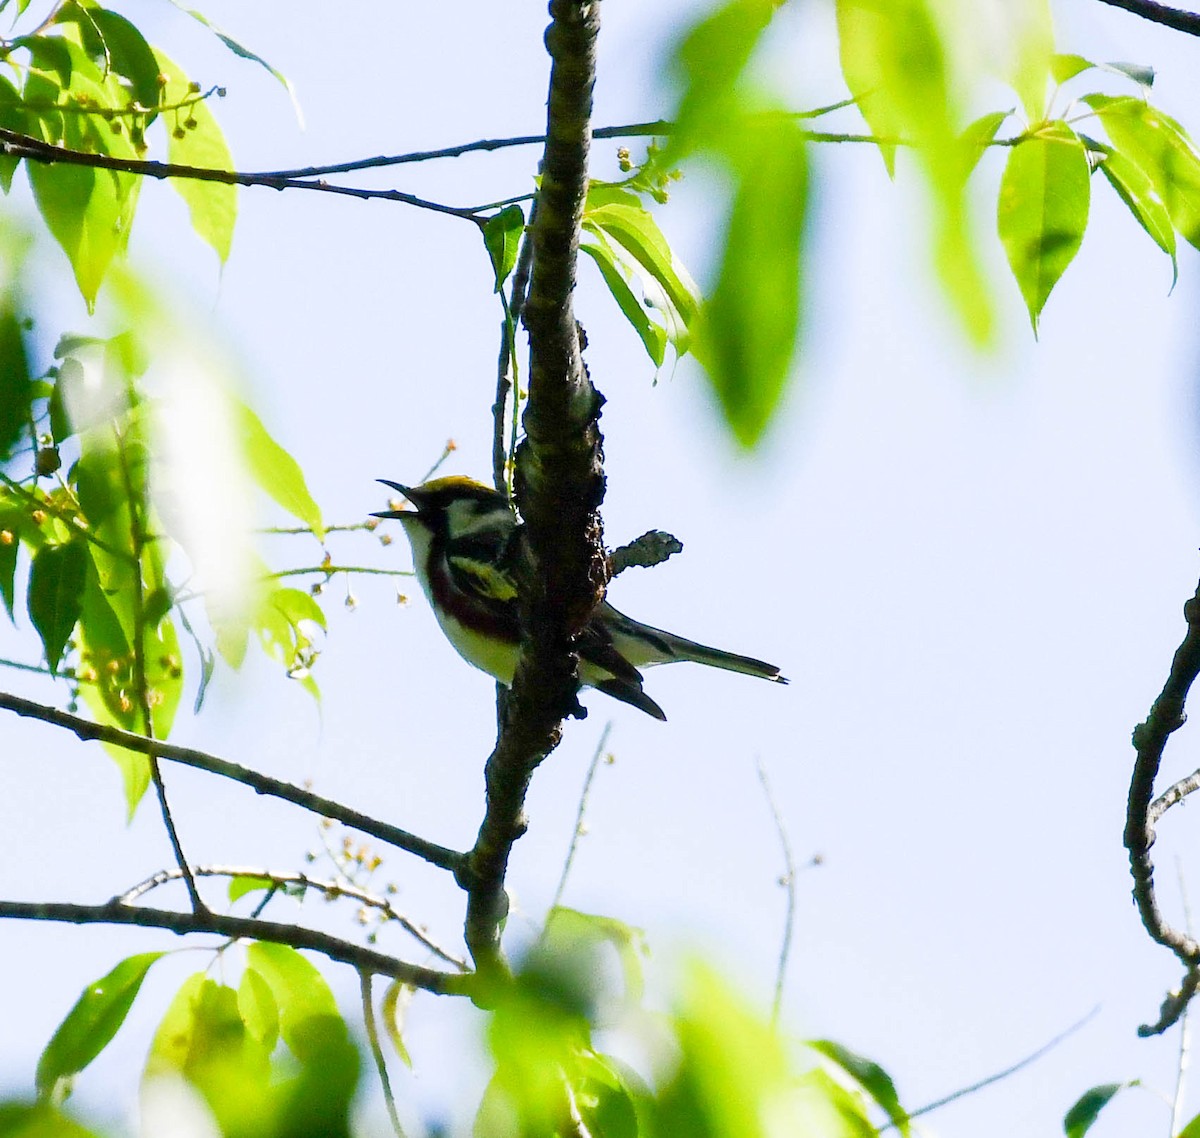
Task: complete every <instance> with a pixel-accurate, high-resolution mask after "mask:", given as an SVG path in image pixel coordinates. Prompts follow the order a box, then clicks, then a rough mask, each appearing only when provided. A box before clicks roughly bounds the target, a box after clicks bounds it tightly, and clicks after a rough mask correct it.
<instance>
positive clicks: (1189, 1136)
mask: <svg viewBox="0 0 1200 1138" xmlns="http://www.w3.org/2000/svg"><path fill="white" fill-rule="evenodd" d="M1176 1138H1200V1114H1198V1115H1196V1117H1195V1118H1193V1119H1192V1120H1191V1122H1189V1123H1188V1124H1187V1125H1186V1126H1185V1127H1184V1128H1183V1129H1182V1130H1181V1131H1180V1132H1179V1134H1178V1135H1176Z"/></svg>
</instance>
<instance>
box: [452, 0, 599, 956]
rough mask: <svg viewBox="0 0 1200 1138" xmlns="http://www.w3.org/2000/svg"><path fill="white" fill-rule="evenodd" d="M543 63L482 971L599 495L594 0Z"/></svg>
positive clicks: (577, 5) (554, 738)
mask: <svg viewBox="0 0 1200 1138" xmlns="http://www.w3.org/2000/svg"><path fill="white" fill-rule="evenodd" d="M550 15H551V24H550V27H549V28H548V29H547V32H546V47H547V50H548V51H549V53H550V57H551V60H552V61H553V62H552V67H551V73H550V94H549V105H548V112H547V129H546V149H545V153H544V156H543V159H542V183H541V188H540V190H539V193H538V201H537V210H536V215H535V217H534V219H533V222H532V225H531V228H530V232H529V235H528V237H529V240H531V242H532V246H533V254H532V256H533V260H532V268H531V275H530V285H529V293H528V296H527V298H526V301H525V327H526V328H527V329H528V332H529V348H530V366H529V402H528V404H527V406H526V409H525V418H524V426H525V441H524V442H523V443H522V444H521V446H520V448H519V450H518V453H517V470H516V481H515V491H516V498H517V503H518V505H519V507H520V510H521V515H522V517H523V518H524V521H525V525H526V531H527V533H528V537H529V542H528V548H529V559H528V560H529V563H528V564H526V565H524V566H522V569H521V572H522V582H521V584H522V588H521V618H522V631H523V644H522V653H521V661H520V664H519V665H518V667H517V672H516V676H515V678H514V680H513V685H512V692H511V695H510V698H509V700H508V706H507V708H506V711H505V716H504V724H503V727H502V728H501V730H500V734H499V738H498V739H497V741H496V747H495V750H494V751H493V752H492V754H491V757H490V758H489V759H488V762H487V767H486V770H485V779H486V783H487V809H486V813H485V816H484V820H483V824H482V825H481V827H480V830H479V836H478V838H477V839H476V842H475V846H474V848H473V849H472V851H471V852H470V854H469V855H468V858H467V863H466V867H465V872H464V874H463V877H464V884H465V885H466V886H467V889H468V893H469V896H468V902H467V921H466V940H467V944H468V946H469V947H470V949H471V953H472V955H473V956H474V958H475V962H476V965H477V967H478V968H479V969H480V971H481V972H484V973H488V972H490V973H492V974H499V975H503V974H504V973H505V971H506V965H505V964H504V960H503V957H502V955H501V953H500V947H499V946H500V934H499V929H500V922H501V921H502V920H503V919H504V916H505V914H506V912H507V904H508V903H507V897H506V894H505V891H504V878H505V874H506V872H507V867H508V858H509V853H510V851H511V849H512V845H513V843H514V842H515V841H516V840H517V838H519V837H520V836H521V834H522V833H524V831H525V827H526V822H525V817H524V803H525V793H526V790H527V789H528V786H529V780H530V778H531V777H532V775H533V772H534V770H535V769H536V768H537V765H538V764H539V763H540V762H541V761H542V760H543V759H544V758H545V757H546V756H547V755H548V754H549V753H550V752H551V751H552V750H553V749H554V748H555V747H556V746H557V745H558V741H559V738H560V731H561V723H562V720H563V718H564V717H565V716H567V715H569V714H581V708H580V706H579V701H578V699H577V697H576V688H577V675H576V668H577V664H578V660H577V658H576V656H575V652H574V644H575V638H576V636H577V635H578V634H579V632H580V631H581V630H582V629H583V627H584V625H585V624H586V623H587V620H588V618H589V617H590V615H591V613H592V610H593V609H594V608H595V606H596V604H597V603H598V602H599V600H600V599H601V597H603V595H604V586H605V583H606V579H607V578H606V564H605V557H604V541H603V531H602V529H601V525H600V517H599V514H598V513H597V508H598V507H599V505H600V502H601V500H602V498H603V497H604V473H603V466H602V448H601V437H600V429H599V426H598V423H597V420H598V418H599V414H600V405H601V403H602V402H603V400H602V399H601V397H600V395H599V393H598V392H597V391H596V389H595V388H594V387H593V386H592V383H591V380H590V379H589V377H588V374H587V371H586V369H585V367H584V365H583V357H582V353H581V348H582V344H581V336H580V332H579V330H578V327H577V325H576V322H575V313H574V309H573V306H572V293H573V291H574V288H575V270H576V259H577V255H578V250H579V224H580V219H581V218H582V216H583V200H584V196H585V194H586V192H587V168H588V151H589V148H590V143H591V112H592V86H593V84H594V82H595V75H596V54H595V47H596V34H597V32H598V30H599V24H600V5H599V2H598V0H551V4H550Z"/></svg>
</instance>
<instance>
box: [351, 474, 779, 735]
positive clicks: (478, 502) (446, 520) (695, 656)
mask: <svg viewBox="0 0 1200 1138" xmlns="http://www.w3.org/2000/svg"><path fill="white" fill-rule="evenodd" d="M380 481H381V482H383V484H384V485H385V486H390V487H392V489H393V490H397V491H398V492H399V493H401V494H403V495H404V497H405V498H407V499H408V501H409V502H411V503H412V504H413V506H414V507H415V509H412V510H384V511H381V512H380V513H377V514H375V515H374V516H375V517H377V518H396V519H397V520H398V521H399V522H400V524H401V525H402V526H404V532H405V533H406V534H407V535H408V540H409V542H410V543H411V545H412V551H413V566H414V568H415V570H416V574H417V579H418V580H419V581H420V582H421V588H422V589H423V590H424V592H425V596H426V597H427V598H428V599H429V603H430V605H432V606H433V611H434V615H435V616H436V617H437V621H438V624H440V625H441V628H442V631H443V632H444V633H445V634H446V638H447V639H448V640H449V641H450V643H451V644H452V645H453V646H454V648H455V649H456V650H457V652H458V654H459V655H460V656H462V658H463V659H464V660H466V661H467V662H468V663H470V664H474V665H475V667H477V668H481V669H482V670H483V671H485V672H487V673H488V674H489V675H492V676H494V677H495V678H496V679H497V680H499V681H500V682H501V683H502V684H505V685H511V684H512V681H513V674H514V673H515V671H516V668H517V658H518V656H519V654H520V640H521V630H520V624H519V620H518V615H517V585H516V577H515V567H516V565H517V563H518V560H519V558H520V556H521V546H520V543H521V542H522V541H523V540H524V526H523V525H522V524H521V523H520V522H519V521H518V520H517V516H516V514H515V512H514V511H513V508H512V506H511V505H510V504H509V501H508V499H507V498H505V497H504V495H503V494H498V493H497V492H496V491H495V490H493V489H491V488H490V487H488V486H484V485H483V484H482V483H479V482H476V481H474V480H473V479H470V478H463V477H457V476H456V477H451V478H436V479H434V480H433V481H431V482H426V483H425V484H424V485H422V486H402V485H401V484H400V483H399V482H389V481H387V480H386V479H380ZM577 650H578V652H579V675H580V678H581V680H582V682H583V683H584V685H586V686H588V687H593V688H599V689H600V691H602V692H605V693H607V694H608V695H611V696H612V697H613V698H614V699H619V700H621V701H622V702H623V703H628V704H632V705H633V706H634V707H637V708H640V709H641V710H642V711H644V712H646V714H647V715H652V716H654V718H655V719H662V720H665V719H666V718H667V717H666V715H664V714H663V710H662V708H661V707H659V706H658V704H657V703H655V702H654V700H652V699H651V698H650V697H649V696H648V695H647V694H646V693H645V692H644V691H643V690H642V674H641V672H639V671H638V669H639V668H645V667H649V666H651V665H653V664H669V663H671V662H673V661H675V660H693V661H695V662H696V663H698V664H709V665H711V666H712V667H714V668H725V669H727V670H729V671H731V672H744V673H745V674H746V675H748V676H761V677H762V678H763V679H764V680H773V681H774V682H775V683H777V684H786V683H787V680H786V679H784V678H783V676H781V675H780V674H779V669H778V668H776V667H774V666H773V665H772V664H766V663H763V661H762V660H754V659H752V658H751V657H749V656H736V655H734V654H733V653H732V652H722V651H721V650H720V649H718V648H707V647H705V646H704V645H703V644H697V643H695V641H692V640H685V639H684V638H683V637H682V636H676V635H674V634H673V633H670V632H663V631H662V630H661V629H658V628H651V627H650V625H648V624H641V623H640V622H639V621H636V620H631V619H630V618H629V617H627V616H625V615H624V613H620V612H618V611H617V610H616V609H615V608H613V607H612V605H610V604H609V603H608V602H607V601H602V602H601V604H600V605H599V607H598V608H597V609H596V611H595V612H594V613H593V614H592V618H591V620H590V621H589V622H588V625H587V627H586V628H585V629H584V630H583V633H582V634H581V635H580V637H579V642H578V645H577Z"/></svg>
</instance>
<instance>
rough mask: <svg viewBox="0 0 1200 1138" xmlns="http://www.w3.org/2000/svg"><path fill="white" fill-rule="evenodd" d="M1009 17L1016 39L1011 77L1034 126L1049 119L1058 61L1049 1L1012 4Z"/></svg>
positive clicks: (1009, 5) (1038, 0)
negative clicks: (1048, 96) (1049, 92)
mask: <svg viewBox="0 0 1200 1138" xmlns="http://www.w3.org/2000/svg"><path fill="white" fill-rule="evenodd" d="M1007 15H1008V19H1009V22H1010V25H1011V27H1012V33H1011V34H1012V36H1013V37H1014V40H1015V43H1014V51H1013V61H1012V67H1011V68H1010V72H1009V77H1010V79H1011V82H1012V85H1013V89H1014V90H1015V91H1016V92H1017V94H1018V96H1020V99H1021V105H1022V106H1023V107H1024V108H1025V115H1026V117H1027V119H1028V120H1029V121H1030V122H1040V121H1041V120H1042V119H1043V118H1045V115H1046V88H1047V86H1048V84H1049V80H1050V76H1051V73H1052V70H1053V61H1054V58H1055V56H1054V28H1053V25H1052V24H1051V20H1050V4H1049V2H1048V0H1021V2H1020V3H1016V2H1014V0H1009V4H1008V7H1007Z"/></svg>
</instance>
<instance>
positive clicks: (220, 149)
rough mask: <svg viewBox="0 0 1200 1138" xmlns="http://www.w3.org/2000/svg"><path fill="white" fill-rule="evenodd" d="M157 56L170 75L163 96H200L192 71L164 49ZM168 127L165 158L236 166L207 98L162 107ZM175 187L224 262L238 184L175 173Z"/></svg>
mask: <svg viewBox="0 0 1200 1138" xmlns="http://www.w3.org/2000/svg"><path fill="white" fill-rule="evenodd" d="M155 57H156V59H157V62H158V68H159V71H160V72H161V74H163V75H165V76H166V77H167V85H166V87H165V88H164V91H163V101H164V102H165V103H167V104H177V103H182V102H184V101H185V100H187V99H189V98H191V99H195V98H197V96H196V95H195V94H194V93H193V92H192V90H191V88H190V86H189V83H188V77H187V76H186V75H184V73H183V72H182V71H181V70H180V69H179V67H178V66H177V65H176V64H175V63H173V62H172V61H171V60H170V59H168V58H167V57H166V56H165V55H163V53H162V52H160V51H156V52H155ZM162 117H163V120H164V123H165V125H166V128H167V160H168V161H170V162H173V163H175V164H176V165H179V166H197V167H201V168H204V169H209V170H232V169H233V156H232V155H231V154H230V153H229V147H228V145H227V144H226V142H225V136H224V135H223V134H222V133H221V128H220V127H219V126H218V125H217V120H216V119H215V118H214V117H213V113H212V111H210V110H209V109H208V103H207V102H206V101H202V100H201V101H197V102H193V103H191V104H190V105H189V106H187V107H186V108H184V109H181V110H177V111H164V112H163V116H162ZM169 181H170V183H171V186H172V188H174V189H175V190H176V192H177V193H178V194H179V196H180V197H181V198H183V200H184V201H185V202H186V203H187V207H188V214H189V216H190V217H191V220H192V228H193V229H194V230H195V231H196V233H197V235H198V236H199V237H200V238H201V239H202V240H204V241H206V242H208V244H209V245H211V246H212V248H213V249H214V250H215V252H216V254H217V257H218V258H219V259H220V260H221V262H222V264H223V263H224V262H225V261H226V260H228V258H229V250H230V247H231V246H232V243H233V229H234V223H235V222H236V221H237V186H233V185H226V184H225V183H223V182H207V181H200V180H198V179H195V178H171V179H169Z"/></svg>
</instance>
